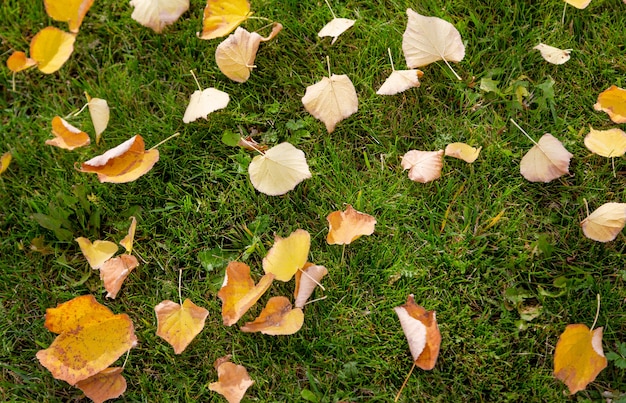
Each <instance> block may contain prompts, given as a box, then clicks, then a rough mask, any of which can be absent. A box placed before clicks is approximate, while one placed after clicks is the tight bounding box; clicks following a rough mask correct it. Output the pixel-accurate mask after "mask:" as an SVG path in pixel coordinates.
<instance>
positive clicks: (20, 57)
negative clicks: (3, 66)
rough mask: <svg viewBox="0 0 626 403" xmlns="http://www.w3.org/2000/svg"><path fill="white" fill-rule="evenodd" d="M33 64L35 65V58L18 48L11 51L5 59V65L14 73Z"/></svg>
mask: <svg viewBox="0 0 626 403" xmlns="http://www.w3.org/2000/svg"><path fill="white" fill-rule="evenodd" d="M35 65H37V61H36V60H35V59H31V58H29V57H26V53H24V52H22V51H19V50H18V51H16V52H13V53H12V54H11V56H9V58H8V59H7V67H8V68H9V70H11V71H12V72H14V73H17V72H20V71H22V70H26V69H27V68H29V67H32V66H35Z"/></svg>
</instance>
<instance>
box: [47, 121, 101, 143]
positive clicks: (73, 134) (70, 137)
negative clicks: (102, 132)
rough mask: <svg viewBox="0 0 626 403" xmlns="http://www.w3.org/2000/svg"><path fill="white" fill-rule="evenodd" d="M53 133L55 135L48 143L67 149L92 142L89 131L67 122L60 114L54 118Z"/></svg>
mask: <svg viewBox="0 0 626 403" xmlns="http://www.w3.org/2000/svg"><path fill="white" fill-rule="evenodd" d="M52 134H54V136H55V137H54V138H53V139H49V140H46V144H48V145H50V146H55V147H59V148H64V149H66V150H73V149H75V148H78V147H83V146H86V145H88V144H89V143H90V142H91V140H90V139H89V135H88V134H87V133H85V132H84V131H82V130H80V129H78V128H76V127H74V126H72V125H71V124H69V123H67V121H66V120H65V119H63V118H61V117H60V116H55V117H54V118H53V119H52Z"/></svg>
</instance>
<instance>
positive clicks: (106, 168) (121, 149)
mask: <svg viewBox="0 0 626 403" xmlns="http://www.w3.org/2000/svg"><path fill="white" fill-rule="evenodd" d="M158 160H159V150H157V149H152V150H148V151H146V150H145V145H144V142H143V138H142V137H141V136H140V135H136V136H133V137H131V138H130V139H129V140H126V141H125V142H123V143H122V144H120V145H118V146H117V147H114V148H112V149H110V150H108V151H106V152H105V153H104V154H102V155H99V156H97V157H94V158H92V159H90V160H89V161H87V162H83V163H82V165H81V167H80V169H79V171H81V172H92V173H96V174H98V180H100V182H110V183H126V182H132V181H134V180H136V179H137V178H139V177H140V176H142V175H143V174H145V173H147V172H148V171H150V170H151V169H152V167H153V166H154V164H156V163H157V161H158Z"/></svg>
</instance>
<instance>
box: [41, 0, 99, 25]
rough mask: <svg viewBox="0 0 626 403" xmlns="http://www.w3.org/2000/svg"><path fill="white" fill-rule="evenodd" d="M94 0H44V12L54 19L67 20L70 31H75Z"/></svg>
mask: <svg viewBox="0 0 626 403" xmlns="http://www.w3.org/2000/svg"><path fill="white" fill-rule="evenodd" d="M93 1H94V0H44V2H43V4H44V5H45V6H46V13H48V15H49V16H50V18H52V19H53V20H56V21H62V22H67V23H68V24H69V28H70V32H73V33H77V32H78V29H79V28H80V25H81V24H82V23H83V18H85V15H86V14H87V11H89V8H90V7H91V5H92V4H93Z"/></svg>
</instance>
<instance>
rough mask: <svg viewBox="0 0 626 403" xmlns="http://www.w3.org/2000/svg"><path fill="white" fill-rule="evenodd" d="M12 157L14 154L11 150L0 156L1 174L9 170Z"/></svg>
mask: <svg viewBox="0 0 626 403" xmlns="http://www.w3.org/2000/svg"><path fill="white" fill-rule="evenodd" d="M12 159H13V156H12V155H11V153H10V152H9V151H7V152H6V153H4V154H2V155H1V156H0V175H2V173H3V172H4V171H6V170H7V168H8V167H9V164H10V163H11V160H12Z"/></svg>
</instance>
